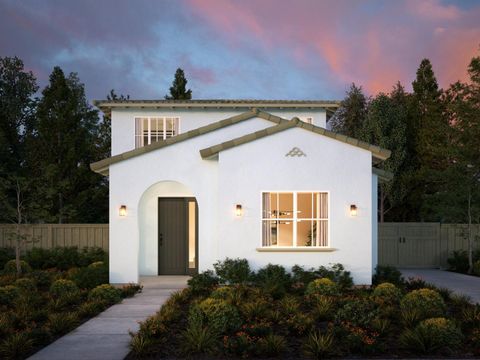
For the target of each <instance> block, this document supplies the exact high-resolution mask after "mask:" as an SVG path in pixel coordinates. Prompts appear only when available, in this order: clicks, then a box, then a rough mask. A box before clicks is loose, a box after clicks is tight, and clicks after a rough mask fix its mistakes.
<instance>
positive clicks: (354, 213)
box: [350, 204, 358, 216]
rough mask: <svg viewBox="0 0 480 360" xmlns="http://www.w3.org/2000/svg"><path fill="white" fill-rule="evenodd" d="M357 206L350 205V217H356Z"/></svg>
mask: <svg viewBox="0 0 480 360" xmlns="http://www.w3.org/2000/svg"><path fill="white" fill-rule="evenodd" d="M357 212H358V211H357V205H355V204H352V205H350V216H357Z"/></svg>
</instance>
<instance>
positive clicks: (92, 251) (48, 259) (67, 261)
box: [26, 246, 108, 270]
mask: <svg viewBox="0 0 480 360" xmlns="http://www.w3.org/2000/svg"><path fill="white" fill-rule="evenodd" d="M26 259H27V261H28V262H29V263H30V264H31V265H32V267H34V268H35V269H48V268H57V269H60V270H68V269H70V268H73V267H86V266H88V265H89V264H92V263H94V262H98V261H102V262H104V263H106V262H107V261H108V255H107V253H106V252H105V251H104V250H103V249H101V248H97V247H94V248H84V249H83V250H79V249H78V248H77V247H75V246H73V247H56V248H53V249H41V248H33V249H32V250H30V251H28V252H27V255H26Z"/></svg>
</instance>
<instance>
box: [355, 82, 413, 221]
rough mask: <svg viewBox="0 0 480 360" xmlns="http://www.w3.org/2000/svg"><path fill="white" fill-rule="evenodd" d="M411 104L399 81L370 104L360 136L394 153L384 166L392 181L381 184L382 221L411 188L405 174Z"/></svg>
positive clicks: (380, 206) (380, 207)
mask: <svg viewBox="0 0 480 360" xmlns="http://www.w3.org/2000/svg"><path fill="white" fill-rule="evenodd" d="M406 127H407V106H406V94H405V91H404V89H403V87H402V85H401V84H400V83H397V85H396V87H395V88H394V89H393V91H392V93H391V94H390V95H386V94H383V93H380V94H379V95H377V96H376V97H375V98H374V99H372V101H371V102H370V103H369V105H368V113H367V116H366V120H365V123H364V127H363V129H362V136H360V138H361V139H362V140H364V141H367V142H369V143H372V144H376V145H378V146H381V147H383V148H386V149H389V150H391V152H392V155H391V157H390V158H389V159H388V160H386V161H385V162H384V163H383V164H382V167H383V169H384V170H387V171H389V172H392V173H393V174H394V178H393V180H392V181H389V182H386V183H381V184H380V186H379V197H378V198H379V207H378V209H379V217H380V222H383V221H384V220H385V215H386V214H387V213H388V212H389V211H390V210H392V208H394V207H395V206H398V205H400V204H402V202H403V200H404V198H405V196H406V192H407V188H406V186H405V181H404V179H403V177H402V171H403V170H404V168H405V159H406V155H407V148H406V135H405V134H406Z"/></svg>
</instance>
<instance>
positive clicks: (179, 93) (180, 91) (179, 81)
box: [165, 68, 192, 100]
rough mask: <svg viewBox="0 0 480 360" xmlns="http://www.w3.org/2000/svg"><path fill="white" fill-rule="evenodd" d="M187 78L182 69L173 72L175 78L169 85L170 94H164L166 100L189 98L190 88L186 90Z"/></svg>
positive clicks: (190, 95)
mask: <svg viewBox="0 0 480 360" xmlns="http://www.w3.org/2000/svg"><path fill="white" fill-rule="evenodd" d="M187 82H188V81H187V79H186V78H185V73H184V72H183V70H182V69H180V68H178V69H177V71H176V72H175V79H174V80H173V83H172V86H171V87H170V95H165V99H167V100H191V99H192V90H190V89H188V90H187Z"/></svg>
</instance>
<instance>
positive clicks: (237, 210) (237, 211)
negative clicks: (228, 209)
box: [235, 204, 243, 216]
mask: <svg viewBox="0 0 480 360" xmlns="http://www.w3.org/2000/svg"><path fill="white" fill-rule="evenodd" d="M235 215H237V216H242V215H243V210H242V205H240V204H237V205H236V206H235Z"/></svg>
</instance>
